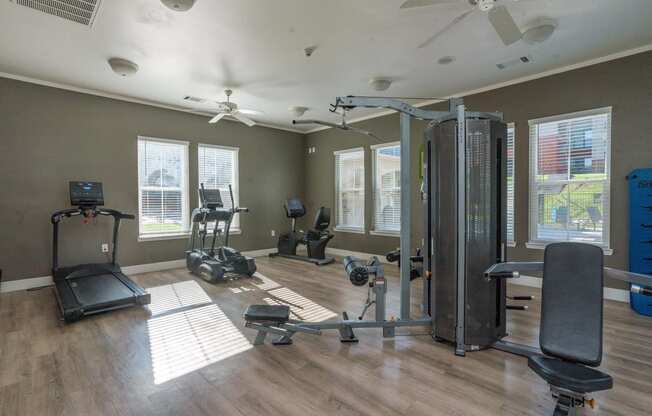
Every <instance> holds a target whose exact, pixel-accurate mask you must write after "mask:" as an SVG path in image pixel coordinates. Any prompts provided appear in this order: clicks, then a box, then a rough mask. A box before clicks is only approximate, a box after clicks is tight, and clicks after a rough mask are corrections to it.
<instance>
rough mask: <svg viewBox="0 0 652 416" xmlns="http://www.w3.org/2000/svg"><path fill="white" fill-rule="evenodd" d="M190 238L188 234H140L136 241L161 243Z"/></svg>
mask: <svg viewBox="0 0 652 416" xmlns="http://www.w3.org/2000/svg"><path fill="white" fill-rule="evenodd" d="M188 237H190V232H183V233H174V234H141V235H139V236H138V241H139V242H143V241H163V240H181V239H184V240H185V239H187V238H188Z"/></svg>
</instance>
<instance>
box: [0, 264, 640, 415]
mask: <svg viewBox="0 0 652 416" xmlns="http://www.w3.org/2000/svg"><path fill="white" fill-rule="evenodd" d="M257 263H258V269H259V272H260V277H257V278H253V279H241V280H238V281H233V282H229V283H226V284H221V285H210V284H208V283H205V282H203V281H199V280H197V279H194V278H193V277H192V276H191V275H190V274H189V273H188V272H187V271H186V270H182V269H181V270H173V271H166V272H156V273H149V274H143V275H139V276H136V277H135V280H137V281H138V282H139V283H140V284H142V285H143V286H144V287H147V288H152V293H153V295H152V296H153V305H152V307H151V310H149V309H147V310H146V309H131V310H124V311H119V312H113V313H110V314H105V315H101V316H96V317H93V318H90V319H86V320H84V321H81V322H79V323H76V324H73V325H67V326H66V325H63V324H62V323H61V322H60V321H59V320H58V314H57V310H56V302H55V299H54V294H53V293H52V289H51V288H45V289H42V290H38V291H30V292H16V293H7V294H2V295H0V414H1V415H12V416H13V415H252V416H253V415H277V414H278V415H284V416H292V415H320V414H329V415H332V414H338V415H549V414H551V413H552V408H553V400H552V398H551V397H550V395H549V392H548V388H547V385H546V384H545V383H544V382H543V381H542V380H541V379H539V378H538V377H537V376H536V375H535V374H534V373H533V372H531V371H530V370H529V369H528V368H527V363H526V360H525V359H523V358H520V357H516V356H513V355H509V354H506V353H503V352H499V351H495V350H489V351H481V352H476V353H472V354H469V355H467V357H465V358H460V357H455V356H454V354H453V351H452V348H451V347H450V346H448V345H445V344H438V343H434V342H433V341H432V339H431V337H430V335H429V334H428V333H427V331H426V330H425V329H400V330H398V331H397V332H398V336H397V337H396V338H394V339H387V340H383V339H382V337H381V336H380V331H378V330H359V331H357V335H358V337H359V338H360V342H359V344H353V345H348V344H341V343H340V342H339V338H338V334H337V333H336V332H327V333H324V334H323V335H322V336H321V337H317V336H310V335H303V334H299V335H297V336H296V337H295V343H294V345H292V346H283V347H273V346H271V345H265V346H260V347H255V348H254V347H252V346H251V345H250V343H249V342H250V341H251V340H253V338H254V336H255V331H251V330H249V329H246V328H244V327H243V320H242V318H241V315H242V312H243V311H244V309H245V308H246V306H247V305H249V304H251V303H261V302H265V301H268V302H275V301H282V302H289V303H291V304H293V305H295V306H296V307H295V310H296V311H297V313H298V314H299V315H303V316H308V317H312V318H315V319H319V318H327V317H330V316H333V314H334V313H337V314H339V313H340V312H341V311H342V310H348V311H350V312H351V313H352V316H357V314H358V313H359V311H360V308H361V305H362V301H363V300H364V297H365V291H366V289H365V288H359V287H353V286H352V285H351V284H350V283H349V282H348V279H347V278H346V277H345V275H344V272H343V271H342V268H341V266H340V265H339V264H333V265H330V266H325V267H322V268H317V267H315V266H313V265H310V264H307V263H301V262H295V261H291V260H287V259H281V258H275V259H268V258H259V259H257ZM387 274H388V275H389V277H390V279H389V281H390V296H389V298H388V301H389V303H390V306H391V307H390V314H391V315H394V314H396V313H397V306H398V297H397V293H398V277H397V270H396V268H395V267H392V266H387ZM414 286H415V287H414V288H413V310H414V313H415V315H416V314H417V311H418V306H417V305H418V302H419V299H420V293H421V291H420V289H421V288H420V284H415V285H414ZM510 290H511V291H512V292H514V293H519V294H535V295H536V294H537V293H536V292H537V291H536V290H535V289H530V288H523V287H518V286H514V287H511V288H510ZM370 313H371V315H370V316H373V310H372V311H370ZM509 314H510V318H509V329H510V333H512V337H511V339H512V340H514V341H518V342H524V343H529V344H531V345H536V344H537V336H538V333H537V332H538V329H537V328H538V319H539V308H538V305H537V302H536V301H535V302H533V304H532V307H531V309H530V310H528V311H525V312H521V311H512V312H509ZM651 340H652V319H649V318H644V317H641V316H638V315H636V314H634V313H633V312H631V311H630V310H629V307H628V305H626V304H622V303H617V302H611V301H607V302H606V306H605V358H604V364H603V367H602V368H603V369H604V370H605V371H607V372H609V373H610V374H611V375H612V376H613V377H614V380H615V387H614V389H613V390H611V391H608V392H602V393H599V394H596V398H597V399H598V402H599V405H600V407H599V408H598V410H596V411H594V412H593V413H591V412H587V414H600V415H622V416H625V415H626V416H635V415H649V414H650V413H651V412H650V409H652V342H651Z"/></svg>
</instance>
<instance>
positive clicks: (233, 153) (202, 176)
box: [198, 144, 240, 230]
mask: <svg viewBox="0 0 652 416" xmlns="http://www.w3.org/2000/svg"><path fill="white" fill-rule="evenodd" d="M198 153H199V154H198V156H199V184H200V186H201V184H202V183H203V184H204V187H205V188H206V189H219V190H220V196H221V197H222V202H223V203H224V207H225V208H232V206H231V197H230V196H229V185H231V187H232V189H233V199H234V200H235V204H236V205H238V190H239V189H238V149H237V148H228V147H220V146H211V145H205V144H200V145H199V152H198ZM239 228H240V216H239V215H235V216H234V217H233V222H232V224H231V229H232V230H238V229H239Z"/></svg>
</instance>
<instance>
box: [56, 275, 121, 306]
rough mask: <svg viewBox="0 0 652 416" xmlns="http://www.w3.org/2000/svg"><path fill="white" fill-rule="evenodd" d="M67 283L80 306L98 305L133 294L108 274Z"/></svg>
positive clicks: (81, 278)
mask: <svg viewBox="0 0 652 416" xmlns="http://www.w3.org/2000/svg"><path fill="white" fill-rule="evenodd" d="M69 283H70V287H71V289H72V291H73V292H74V294H75V296H76V297H77V301H78V302H79V303H80V304H82V305H98V304H103V303H107V302H114V301H116V300H120V299H130V298H133V297H134V293H133V292H132V291H131V290H130V289H129V288H128V287H127V286H125V284H124V283H122V282H121V281H120V280H119V279H117V278H116V277H115V276H114V275H113V274H110V273H105V274H98V275H95V276H86V277H80V278H78V279H70V280H69Z"/></svg>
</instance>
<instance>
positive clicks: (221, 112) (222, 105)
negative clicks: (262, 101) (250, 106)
mask: <svg viewBox="0 0 652 416" xmlns="http://www.w3.org/2000/svg"><path fill="white" fill-rule="evenodd" d="M224 94H226V101H222V102H218V103H217V104H218V113H217V115H216V116H215V117H213V118H212V119H210V121H209V123H211V124H213V123H217V122H218V121H220V120H222V119H223V118H224V117H227V116H229V117H232V118H234V119H236V120H238V121H239V122H241V123H243V124H246V125H247V126H249V127H252V126H255V125H256V122H255V121H253V120H252V119H250V118H248V117H246V116H245V115H244V114H247V113H248V114H257V113H258V112H257V111H255V110H246V109H244V108H243V109H239V108H238V105H237V104H236V103H234V102H232V101H231V100H230V97H231V94H233V91H231V90H230V89H226V90H224Z"/></svg>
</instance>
